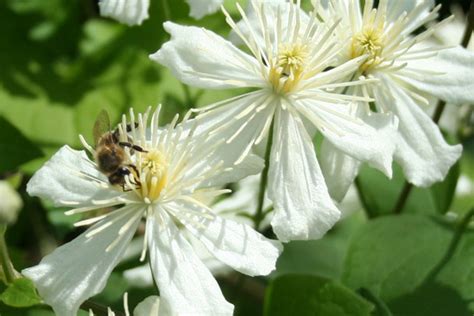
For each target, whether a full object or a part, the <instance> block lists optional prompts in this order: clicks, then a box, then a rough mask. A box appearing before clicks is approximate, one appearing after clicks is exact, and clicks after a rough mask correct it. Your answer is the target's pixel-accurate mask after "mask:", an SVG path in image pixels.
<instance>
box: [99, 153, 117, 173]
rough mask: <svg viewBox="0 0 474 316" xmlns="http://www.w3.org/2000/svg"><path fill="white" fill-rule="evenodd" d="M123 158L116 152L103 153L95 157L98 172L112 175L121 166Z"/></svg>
mask: <svg viewBox="0 0 474 316" xmlns="http://www.w3.org/2000/svg"><path fill="white" fill-rule="evenodd" d="M122 161H123V157H122V155H121V154H120V153H118V152H117V151H116V150H112V151H110V152H103V153H99V154H98V155H97V163H98V165H99V168H100V170H102V171H103V172H105V173H113V172H115V171H117V169H118V168H119V167H120V166H121V164H122Z"/></svg>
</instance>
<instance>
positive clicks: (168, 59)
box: [150, 22, 265, 89]
mask: <svg viewBox="0 0 474 316" xmlns="http://www.w3.org/2000/svg"><path fill="white" fill-rule="evenodd" d="M164 28H165V30H166V31H167V32H168V33H170V34H171V40H170V41H168V42H166V43H165V44H163V46H162V47H161V48H160V50H158V51H157V52H156V53H155V54H153V55H150V58H151V59H152V60H154V61H156V62H158V63H160V64H162V65H164V66H166V67H168V68H170V70H171V72H172V73H173V75H174V76H176V77H177V78H178V79H179V80H180V81H182V82H184V83H186V84H188V85H191V86H195V87H200V88H218V89H223V88H231V87H255V86H263V85H264V84H265V83H264V81H263V79H262V77H261V75H260V74H259V68H258V67H259V66H258V62H257V61H256V60H255V59H254V58H253V57H251V56H249V55H247V54H245V53H244V52H242V51H241V50H239V49H238V48H237V47H235V46H234V45H233V44H232V43H231V42H229V41H227V40H225V39H223V38H222V37H220V36H219V35H217V34H215V33H213V32H211V31H208V30H206V29H204V28H198V27H194V26H181V25H178V24H174V23H172V22H165V23H164Z"/></svg>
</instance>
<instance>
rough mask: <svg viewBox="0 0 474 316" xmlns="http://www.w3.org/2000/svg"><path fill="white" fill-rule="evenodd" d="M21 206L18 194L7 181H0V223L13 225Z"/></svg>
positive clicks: (21, 202)
mask: <svg viewBox="0 0 474 316" xmlns="http://www.w3.org/2000/svg"><path fill="white" fill-rule="evenodd" d="M22 206H23V201H22V200H21V197H20V195H19V194H18V192H16V191H15V190H14V189H13V188H12V187H11V186H10V184H9V183H8V182H7V181H0V223H2V224H13V223H14V222H15V221H16V218H17V217H18V213H19V212H20V210H21V208H22Z"/></svg>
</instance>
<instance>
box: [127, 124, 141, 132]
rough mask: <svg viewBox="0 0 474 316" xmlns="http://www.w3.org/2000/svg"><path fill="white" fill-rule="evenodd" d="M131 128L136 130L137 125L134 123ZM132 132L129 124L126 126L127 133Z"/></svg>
mask: <svg viewBox="0 0 474 316" xmlns="http://www.w3.org/2000/svg"><path fill="white" fill-rule="evenodd" d="M133 126H134V127H133V128H137V127H138V123H135V124H133ZM131 131H132V125H131V124H127V133H130V132H131Z"/></svg>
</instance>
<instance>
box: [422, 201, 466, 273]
mask: <svg viewBox="0 0 474 316" xmlns="http://www.w3.org/2000/svg"><path fill="white" fill-rule="evenodd" d="M473 217H474V208H473V209H471V210H470V211H469V212H468V213H467V214H466V215H464V217H463V218H462V220H461V222H460V223H459V226H458V227H457V229H456V231H455V232H454V236H453V239H452V240H451V243H450V244H449V248H448V250H447V251H446V254H445V255H444V257H443V259H441V261H440V262H439V263H438V264H437V265H436V266H435V267H434V269H433V270H432V271H431V272H430V274H429V276H428V277H427V280H433V279H434V278H435V277H436V276H437V275H438V273H439V272H440V271H441V270H442V269H443V267H444V266H445V265H446V264H447V263H448V262H449V261H450V260H451V258H452V257H453V255H454V253H455V252H456V249H457V248H458V246H459V242H460V241H461V238H462V236H463V234H464V232H465V231H466V229H467V227H468V226H469V223H470V222H471V220H472V218H473Z"/></svg>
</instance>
